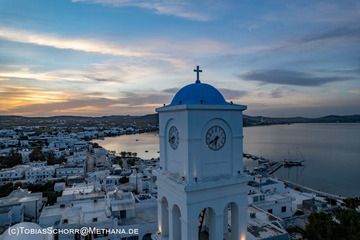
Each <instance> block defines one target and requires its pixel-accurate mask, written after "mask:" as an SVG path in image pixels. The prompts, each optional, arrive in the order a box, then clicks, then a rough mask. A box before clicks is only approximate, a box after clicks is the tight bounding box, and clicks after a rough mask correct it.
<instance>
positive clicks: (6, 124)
mask: <svg viewBox="0 0 360 240" xmlns="http://www.w3.org/2000/svg"><path fill="white" fill-rule="evenodd" d="M158 121H159V119H158V115H157V114H147V115H143V116H130V115H112V116H102V117H84V116H52V117H24V116H12V115H0V128H13V127H17V126H64V127H102V126H103V127H112V126H114V127H115V126H117V127H128V126H133V127H138V128H144V127H154V126H157V125H158ZM293 123H360V114H354V115H328V116H324V117H318V118H306V117H264V116H248V115H244V126H245V127H248V126H261V125H274V124H293Z"/></svg>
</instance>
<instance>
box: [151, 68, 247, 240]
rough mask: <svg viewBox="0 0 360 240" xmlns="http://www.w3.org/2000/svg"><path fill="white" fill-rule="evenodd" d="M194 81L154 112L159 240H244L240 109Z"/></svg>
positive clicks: (244, 213) (243, 107)
mask: <svg viewBox="0 0 360 240" xmlns="http://www.w3.org/2000/svg"><path fill="white" fill-rule="evenodd" d="M194 71H195V72H197V80H196V82H195V83H192V84H189V85H187V86H185V87H183V88H182V89H180V90H179V91H178V92H177V93H176V95H175V96H174V98H173V100H172V101H171V103H170V104H169V105H166V106H164V107H161V108H158V109H156V111H157V112H158V113H159V136H160V170H159V171H158V173H157V185H158V201H159V202H158V232H159V233H158V236H159V237H160V239H173V240H187V239H192V240H196V239H210V240H222V239H229V240H230V239H231V240H239V239H245V236H246V226H247V219H246V216H247V214H246V212H247V207H248V203H247V190H246V178H245V176H244V174H243V130H242V126H243V118H242V111H243V110H245V109H246V106H243V105H238V104H233V103H232V102H230V103H229V102H227V101H226V100H225V99H224V97H223V96H222V94H221V93H220V92H219V91H218V90H217V89H216V88H214V87H212V86H211V85H209V84H206V83H202V82H200V79H199V73H200V72H201V70H200V69H199V67H197V68H196V69H195V70H194Z"/></svg>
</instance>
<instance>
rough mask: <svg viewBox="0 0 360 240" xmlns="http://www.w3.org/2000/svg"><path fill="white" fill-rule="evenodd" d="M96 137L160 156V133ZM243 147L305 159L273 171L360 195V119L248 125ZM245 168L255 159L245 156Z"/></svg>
mask: <svg viewBox="0 0 360 240" xmlns="http://www.w3.org/2000/svg"><path fill="white" fill-rule="evenodd" d="M93 142H97V143H99V145H101V146H103V147H104V148H106V149H108V150H112V151H116V152H119V153H120V152H121V151H127V152H137V153H138V156H139V157H141V158H143V159H151V158H157V157H159V136H158V134H157V133H143V134H133V135H122V136H117V137H106V138H105V139H103V140H100V139H97V140H94V141H93ZM244 152H246V153H250V154H253V155H256V156H262V157H264V158H267V159H271V160H273V161H282V160H284V159H289V160H298V161H301V160H304V163H305V164H304V166H303V167H293V168H281V169H279V170H278V171H277V172H276V173H275V174H274V176H275V177H277V178H279V179H284V180H289V181H292V182H295V183H299V184H302V185H304V186H307V187H311V188H314V189H317V190H321V191H324V192H329V193H333V194H339V195H342V196H347V197H354V196H360V123H306V124H290V125H269V126H256V127H245V128H244ZM244 161H245V165H246V167H247V168H249V169H252V168H254V167H256V166H257V161H254V160H251V159H245V158H244Z"/></svg>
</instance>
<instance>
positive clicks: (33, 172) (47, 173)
mask: <svg viewBox="0 0 360 240" xmlns="http://www.w3.org/2000/svg"><path fill="white" fill-rule="evenodd" d="M58 167H59V166H58V165H51V166H45V165H43V166H39V167H30V168H29V169H28V170H26V172H25V179H26V180H28V181H29V182H32V183H35V182H45V181H48V180H51V179H53V178H54V177H55V171H56V169H57V168H58Z"/></svg>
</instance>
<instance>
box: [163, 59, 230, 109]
mask: <svg viewBox="0 0 360 240" xmlns="http://www.w3.org/2000/svg"><path fill="white" fill-rule="evenodd" d="M194 71H195V72H197V80H196V82H195V83H192V84H189V85H187V86H185V87H183V88H181V89H180V90H179V91H178V92H177V93H176V94H175V96H174V98H173V100H172V101H171V103H170V106H175V105H182V104H208V105H224V104H228V103H227V102H226V100H225V98H224V97H223V95H222V94H221V93H220V92H219V91H218V90H217V89H216V88H214V87H213V86H211V85H209V84H206V83H201V82H200V79H199V72H202V70H200V69H199V66H197V69H195V70H194Z"/></svg>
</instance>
